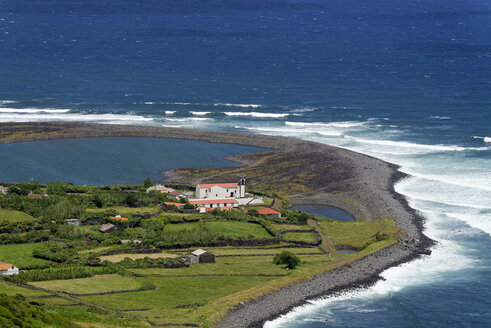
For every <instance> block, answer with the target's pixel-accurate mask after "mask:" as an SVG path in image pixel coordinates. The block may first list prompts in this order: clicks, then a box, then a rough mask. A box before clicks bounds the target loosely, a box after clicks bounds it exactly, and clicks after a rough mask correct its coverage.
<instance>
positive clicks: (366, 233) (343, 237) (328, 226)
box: [320, 219, 399, 248]
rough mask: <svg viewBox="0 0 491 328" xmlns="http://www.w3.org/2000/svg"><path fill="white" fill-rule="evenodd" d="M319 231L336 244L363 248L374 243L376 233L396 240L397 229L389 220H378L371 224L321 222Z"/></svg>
mask: <svg viewBox="0 0 491 328" xmlns="http://www.w3.org/2000/svg"><path fill="white" fill-rule="evenodd" d="M320 229H321V231H322V233H323V234H325V235H327V236H330V237H332V238H333V239H334V241H335V242H336V244H338V245H339V244H341V245H352V246H355V247H360V248H361V247H363V246H364V245H365V244H366V243H367V242H368V243H370V242H373V241H374V235H375V234H376V233H377V232H381V233H385V234H387V235H388V236H390V238H391V239H393V240H397V237H398V234H399V228H398V227H397V226H396V225H395V223H394V221H393V220H391V219H380V220H375V221H371V222H343V221H323V222H321V225H320Z"/></svg>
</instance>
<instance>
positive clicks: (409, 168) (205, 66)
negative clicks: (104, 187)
mask: <svg viewBox="0 0 491 328" xmlns="http://www.w3.org/2000/svg"><path fill="white" fill-rule="evenodd" d="M21 121H29V122H33V121H34V122H37V121H83V122H99V123H105V124H139V125H149V126H150V125H151V126H172V127H184V128H200V129H211V130H228V131H245V132H249V133H263V134H272V135H285V136H295V137H298V138H302V139H308V140H313V141H317V142H322V143H326V144H330V145H335V146H339V147H342V148H346V149H351V150H354V151H358V152H361V153H365V154H368V155H371V156H374V157H377V158H381V159H383V160H386V161H388V162H391V163H395V164H398V165H400V166H401V171H403V172H406V173H408V174H410V175H411V176H412V178H410V179H407V180H405V181H402V182H400V183H398V184H397V185H396V190H397V191H398V192H400V193H402V194H403V195H405V196H406V197H407V199H408V201H409V204H410V206H411V207H413V208H415V209H417V210H419V211H420V212H421V213H422V214H423V215H424V216H425V217H426V218H427V221H426V226H425V233H426V234H427V235H428V236H429V237H431V238H433V239H435V240H437V241H438V244H437V246H435V248H434V249H433V253H432V255H431V256H425V257H424V258H421V259H418V260H416V261H413V262H411V263H407V264H404V265H401V266H399V267H395V268H392V269H389V270H387V271H385V272H383V273H382V276H383V277H384V280H381V281H380V282H378V283H377V284H375V285H374V286H372V287H370V288H368V289H363V290H358V291H352V292H350V293H347V294H342V295H337V296H335V297H331V298H325V299H316V300H311V301H309V302H308V304H307V305H305V306H303V307H299V308H296V309H294V310H293V311H292V312H290V313H288V314H286V315H284V316H282V317H280V318H278V319H276V320H273V321H270V322H267V323H266V325H265V327H267V328H277V327H282V328H283V327H288V328H293V327H294V328H300V327H489V326H491V3H490V2H489V1H485V0H475V1H464V0H433V1H430V0H410V1H409V0H404V1H402V0H390V1H389V0H375V1H365V0H357V1H353V0H342V1H341V0H261V1H256V0H248V1H234V0H227V1H225V0H222V1H218V0H216V1H203V0H200V1H197V0H192V1H185V0H184V1H165V0H161V1H155V0H145V1H135V0H132V1H129V0H119V1H112V0H106V1H102V0H98V1H95V0H92V1H89V0H87V1H82V0H69V1H67V0H64V1H62V0H50V1H39V0H22V1H21V0H16V1H10V0H0V122H21ZM18 145H19V146H15V145H14V146H13V147H14V148H15V147H21V145H20V144H18ZM36 145H37V146H36V147H39V149H41V150H42V149H45V148H44V147H51V148H50V149H52V147H55V146H56V145H55V146H53V144H52V143H45V144H36ZM130 146H131V145H128V147H130ZM265 146H267V145H265ZM59 147H61V146H59ZM58 149H60V150H59V153H60V154H62V153H63V150H62V147H61V148H58ZM11 151H13V150H11ZM51 151H53V150H51ZM83 156H86V157H88V158H91V156H93V157H95V156H97V153H94V152H93V151H85V152H84V153H83ZM8 160H9V159H7V161H8ZM60 165H61V164H60ZM189 166H193V163H190V165H189ZM7 167H8V166H7V165H6V164H4V163H2V164H0V171H2V175H3V176H8V174H10V172H8V170H7V169H6V168H7ZM148 169H149V170H154V169H156V168H148ZM99 173H100V174H103V172H99ZM63 174H64V175H65V176H67V177H69V176H70V172H65V171H64V173H63ZM73 174H74V173H73ZM0 180H1V179H0ZM82 180H83V179H82ZM80 182H83V181H80Z"/></svg>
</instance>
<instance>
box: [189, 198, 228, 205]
mask: <svg viewBox="0 0 491 328" xmlns="http://www.w3.org/2000/svg"><path fill="white" fill-rule="evenodd" d="M189 203H190V204H192V205H203V204H236V203H238V201H237V200H236V199H235V198H226V199H196V200H190V201H189Z"/></svg>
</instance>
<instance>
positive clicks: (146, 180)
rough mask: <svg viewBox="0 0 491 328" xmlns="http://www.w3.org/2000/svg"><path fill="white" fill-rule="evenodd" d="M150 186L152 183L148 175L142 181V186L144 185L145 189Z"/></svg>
mask: <svg viewBox="0 0 491 328" xmlns="http://www.w3.org/2000/svg"><path fill="white" fill-rule="evenodd" d="M151 186H153V183H152V181H151V180H150V178H149V177H147V178H146V179H145V181H143V187H145V189H147V188H150V187H151Z"/></svg>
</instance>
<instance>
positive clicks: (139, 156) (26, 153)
mask: <svg viewBox="0 0 491 328" xmlns="http://www.w3.org/2000/svg"><path fill="white" fill-rule="evenodd" d="M261 150H262V149H260V148H255V147H247V146H237V145H229V144H216V143H209V142H201V141H189V140H176V139H157V138H81V139H68V140H50V141H35V142H23V143H15V144H7V145H0V163H1V164H0V181H4V182H25V181H30V180H37V181H39V182H41V183H48V182H52V181H67V182H73V183H75V184H87V185H107V184H137V183H142V182H143V180H144V179H145V178H146V177H150V178H151V179H152V181H154V182H157V181H161V180H162V179H163V178H164V177H163V175H162V174H161V172H162V171H164V170H170V169H177V168H183V167H215V166H230V165H235V164H236V162H233V161H229V160H226V159H224V157H226V156H229V155H234V154H244V153H253V152H257V151H261Z"/></svg>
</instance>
